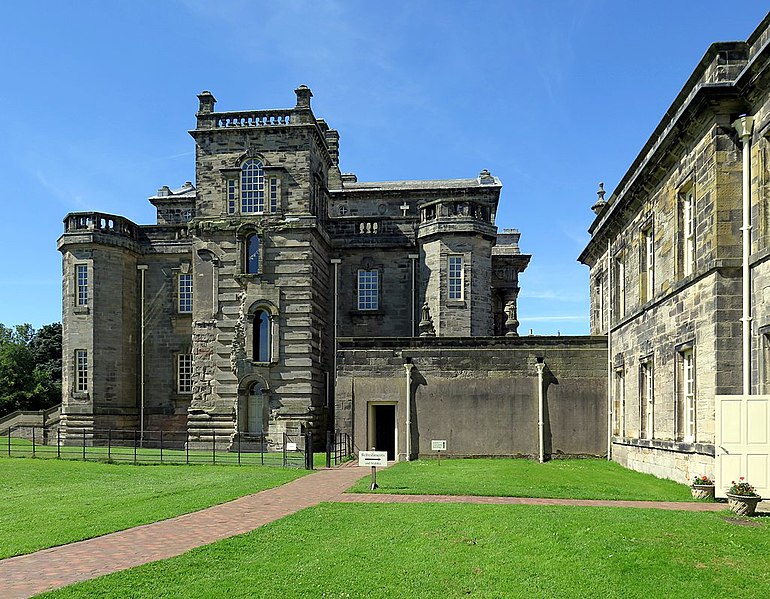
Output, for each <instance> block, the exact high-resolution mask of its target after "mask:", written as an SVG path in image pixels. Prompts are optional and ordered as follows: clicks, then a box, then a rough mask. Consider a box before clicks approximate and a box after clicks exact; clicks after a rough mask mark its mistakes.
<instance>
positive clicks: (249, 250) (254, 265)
mask: <svg viewBox="0 0 770 599" xmlns="http://www.w3.org/2000/svg"><path fill="white" fill-rule="evenodd" d="M245 247H246V255H245V260H244V267H245V268H244V271H245V272H246V274H250V275H255V274H257V273H258V272H259V235H257V234H256V233H252V234H251V235H248V236H247V237H246V243H245Z"/></svg>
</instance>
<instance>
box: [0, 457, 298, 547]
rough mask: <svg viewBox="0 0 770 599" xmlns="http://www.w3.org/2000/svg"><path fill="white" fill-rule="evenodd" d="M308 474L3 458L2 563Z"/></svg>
mask: <svg viewBox="0 0 770 599" xmlns="http://www.w3.org/2000/svg"><path fill="white" fill-rule="evenodd" d="M306 473H307V471H305V470H297V469H284V468H270V467H260V466H241V467H237V466H203V465H199V466H168V465H163V466H132V465H128V464H119V465H116V464H105V463H97V462H77V461H70V460H39V459H24V458H21V459H17V458H3V457H0V497H2V501H0V558H5V557H9V556H12V555H19V554H22V553H30V552H32V551H36V550H38V549H43V548H45V547H53V546H55V545H61V544H63V543H71V542H73V541H78V540H81V539H87V538H91V537H95V536H99V535H102V534H106V533H108V532H113V531H116V530H123V529H125V528H130V527H132V526H137V525H139V524H147V523H149V522H155V521H157V520H163V519H165V518H170V517H172V516H178V515H180V514H185V513H188V512H193V511H196V510H199V509H202V508H204V507H209V506H211V505H215V504H218V503H223V502H225V501H229V500H231V499H235V498H237V497H241V496H243V495H248V494H249V493H256V492H257V491H261V490H263V489H267V488H270V487H275V486H278V485H281V484H284V483H286V482H288V481H290V480H294V479H295V478H299V477H300V476H303V475H304V474H306Z"/></svg>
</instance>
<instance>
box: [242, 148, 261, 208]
mask: <svg viewBox="0 0 770 599" xmlns="http://www.w3.org/2000/svg"><path fill="white" fill-rule="evenodd" d="M264 211H265V171H264V169H263V167H262V163H261V162H260V161H259V160H254V159H251V160H247V161H246V162H244V163H243V166H242V167H241V212H242V213H246V212H264Z"/></svg>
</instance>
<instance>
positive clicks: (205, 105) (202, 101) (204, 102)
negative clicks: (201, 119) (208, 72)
mask: <svg viewBox="0 0 770 599" xmlns="http://www.w3.org/2000/svg"><path fill="white" fill-rule="evenodd" d="M198 102H199V105H198V114H211V113H212V112H214V105H215V104H216V103H217V99H216V98H215V97H214V94H212V93H211V92H210V91H202V92H201V93H199V94H198Z"/></svg>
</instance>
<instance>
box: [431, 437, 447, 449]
mask: <svg viewBox="0 0 770 599" xmlns="http://www.w3.org/2000/svg"><path fill="white" fill-rule="evenodd" d="M430 448H431V450H433V451H446V439H431V441H430Z"/></svg>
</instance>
